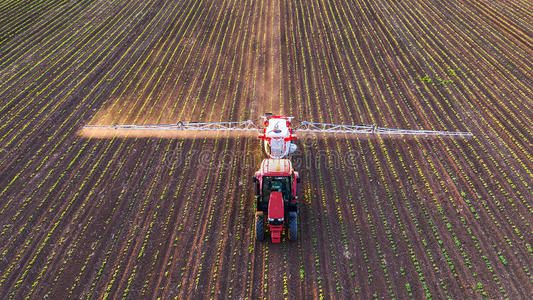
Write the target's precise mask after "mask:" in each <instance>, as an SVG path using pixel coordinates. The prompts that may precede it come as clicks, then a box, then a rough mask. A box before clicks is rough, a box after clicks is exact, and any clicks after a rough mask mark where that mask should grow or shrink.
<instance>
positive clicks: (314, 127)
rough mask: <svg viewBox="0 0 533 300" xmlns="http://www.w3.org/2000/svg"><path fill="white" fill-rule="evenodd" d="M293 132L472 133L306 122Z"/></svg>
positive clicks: (469, 134) (468, 134)
mask: <svg viewBox="0 0 533 300" xmlns="http://www.w3.org/2000/svg"><path fill="white" fill-rule="evenodd" d="M294 130H295V131H298V132H312V133H352V134H385V135H387V134H390V135H445V136H472V133H470V132H458V131H434V130H415V129H396V128H386V127H378V126H375V125H339V124H329V123H314V122H307V121H302V122H301V123H300V125H298V126H296V127H295V128H294Z"/></svg>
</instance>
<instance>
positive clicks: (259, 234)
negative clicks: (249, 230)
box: [255, 214, 265, 241]
mask: <svg viewBox="0 0 533 300" xmlns="http://www.w3.org/2000/svg"><path fill="white" fill-rule="evenodd" d="M255 239H256V240H258V241H262V240H264V239H265V219H264V218H263V214H256V215H255Z"/></svg>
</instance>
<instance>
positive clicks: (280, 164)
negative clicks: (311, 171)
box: [253, 158, 300, 243]
mask: <svg viewBox="0 0 533 300" xmlns="http://www.w3.org/2000/svg"><path fill="white" fill-rule="evenodd" d="M253 180H254V183H255V194H256V213H255V237H256V239H257V240H260V241H262V240H264V238H265V231H269V232H270V238H271V240H272V243H279V242H281V234H282V232H283V230H284V229H285V228H287V229H288V236H289V240H291V241H294V240H297V239H298V201H297V197H298V196H297V195H298V183H299V182H300V178H299V177H298V172H296V171H294V169H293V168H292V163H291V161H290V160H289V159H283V158H281V159H278V158H267V159H264V160H263V162H262V163H261V168H260V169H259V171H257V172H256V173H255V176H254V178H253ZM265 224H266V226H265Z"/></svg>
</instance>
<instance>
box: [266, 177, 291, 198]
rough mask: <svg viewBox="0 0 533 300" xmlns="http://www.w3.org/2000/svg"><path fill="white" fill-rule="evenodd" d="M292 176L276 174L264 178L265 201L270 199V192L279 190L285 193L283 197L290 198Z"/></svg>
mask: <svg viewBox="0 0 533 300" xmlns="http://www.w3.org/2000/svg"><path fill="white" fill-rule="evenodd" d="M290 180H291V178H290V177H289V176H276V177H264V178H263V201H268V200H269V198H270V192H272V191H274V192H275V191H278V192H281V193H282V194H283V199H289V196H290V193H291V181H290Z"/></svg>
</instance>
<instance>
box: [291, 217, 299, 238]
mask: <svg viewBox="0 0 533 300" xmlns="http://www.w3.org/2000/svg"><path fill="white" fill-rule="evenodd" d="M297 239H298V215H297V214H296V212H294V211H291V212H290V213H289V240H291V241H296V240H297Z"/></svg>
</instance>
